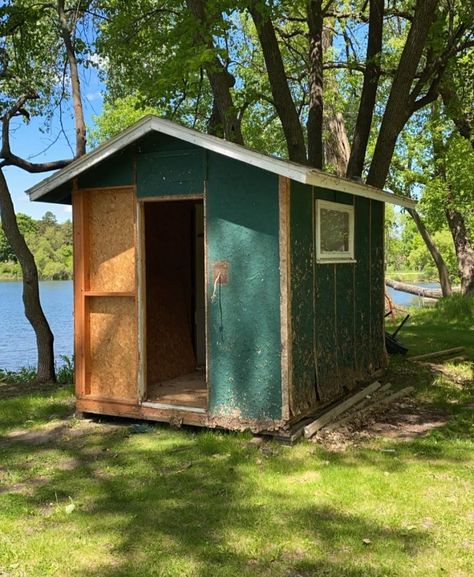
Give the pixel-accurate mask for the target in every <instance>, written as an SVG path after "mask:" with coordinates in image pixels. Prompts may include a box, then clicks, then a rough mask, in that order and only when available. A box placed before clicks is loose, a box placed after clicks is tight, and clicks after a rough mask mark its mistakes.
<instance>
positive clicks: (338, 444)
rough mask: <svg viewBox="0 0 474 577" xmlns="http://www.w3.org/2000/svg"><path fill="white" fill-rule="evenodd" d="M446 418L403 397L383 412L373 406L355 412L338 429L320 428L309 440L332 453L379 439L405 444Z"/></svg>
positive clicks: (442, 423)
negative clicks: (404, 442)
mask: <svg viewBox="0 0 474 577" xmlns="http://www.w3.org/2000/svg"><path fill="white" fill-rule="evenodd" d="M448 419H449V417H448V415H447V414H446V413H444V412H442V411H440V410H436V409H434V408H432V407H427V406H425V405H420V404H419V403H418V402H416V401H415V400H414V399H411V398H403V399H400V400H399V401H397V402H393V403H391V404H390V405H389V406H388V407H385V408H382V409H379V408H378V407H377V406H375V407H374V408H373V410H371V411H366V412H364V413H362V414H359V413H357V412H355V413H354V414H353V415H352V416H351V418H350V419H349V420H348V421H346V422H345V423H344V424H343V425H342V426H341V427H338V428H337V429H334V430H325V429H322V430H321V431H319V432H318V433H316V435H314V436H313V437H312V439H311V440H312V441H313V442H315V443H319V444H321V445H323V446H324V447H326V448H327V449H329V450H333V451H341V450H345V449H346V448H347V447H349V446H355V445H356V446H357V445H361V444H363V443H366V442H367V441H370V440H372V439H376V438H381V437H383V438H389V439H399V440H402V441H404V440H406V441H408V440H410V439H413V438H416V437H423V436H425V435H427V434H428V433H429V432H430V431H432V430H433V429H436V428H439V427H442V426H443V425H445V424H446V423H447V422H448Z"/></svg>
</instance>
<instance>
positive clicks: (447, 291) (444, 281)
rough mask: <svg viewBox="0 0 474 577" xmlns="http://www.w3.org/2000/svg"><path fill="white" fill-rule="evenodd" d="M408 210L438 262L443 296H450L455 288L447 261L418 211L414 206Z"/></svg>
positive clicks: (437, 266) (436, 262)
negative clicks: (450, 277)
mask: <svg viewBox="0 0 474 577" xmlns="http://www.w3.org/2000/svg"><path fill="white" fill-rule="evenodd" d="M407 210H408V212H409V214H410V216H411V217H412V218H413V220H414V221H415V224H416V226H417V228H418V231H419V233H420V234H421V236H422V238H423V240H424V242H425V245H426V248H427V249H428V250H429V252H430V254H431V256H432V258H433V260H434V262H435V264H436V268H437V269H438V276H439V282H440V284H441V291H442V293H443V296H445V297H449V296H451V295H452V294H453V290H452V288H451V282H450V280H449V272H448V267H447V266H446V263H445V262H444V259H443V257H442V256H441V253H440V252H439V250H438V248H437V246H436V245H435V243H434V242H433V239H432V238H431V236H430V233H429V232H428V231H427V230H426V227H425V225H424V224H423V221H422V220H421V218H420V215H419V214H418V212H417V211H416V210H415V209H414V208H409V209H407Z"/></svg>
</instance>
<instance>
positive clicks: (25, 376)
mask: <svg viewBox="0 0 474 577" xmlns="http://www.w3.org/2000/svg"><path fill="white" fill-rule="evenodd" d="M35 379H36V370H35V369H34V367H21V368H20V369H18V370H16V371H8V370H5V369H2V368H0V383H8V384H19V385H28V384H29V383H32V382H34V380H35Z"/></svg>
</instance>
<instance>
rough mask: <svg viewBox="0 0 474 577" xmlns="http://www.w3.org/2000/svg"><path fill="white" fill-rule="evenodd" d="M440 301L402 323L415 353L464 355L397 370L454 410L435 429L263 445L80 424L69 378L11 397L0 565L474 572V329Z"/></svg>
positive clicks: (6, 402)
mask: <svg viewBox="0 0 474 577" xmlns="http://www.w3.org/2000/svg"><path fill="white" fill-rule="evenodd" d="M436 314H438V313H436V312H433V311H432V312H430V311H428V312H426V311H421V312H420V313H418V314H416V315H415V317H414V318H413V321H412V322H411V323H410V324H409V325H408V326H406V328H404V329H402V332H401V334H400V337H401V338H402V340H404V341H405V342H406V344H408V345H409V346H410V354H415V353H422V352H427V351H429V350H435V349H440V348H447V347H450V346H457V345H465V346H466V350H467V356H468V359H467V360H466V361H461V362H457V363H452V362H447V361H446V362H444V363H443V362H442V363H440V364H436V365H427V364H419V363H418V364H417V363H413V362H410V361H407V360H405V359H396V360H394V361H392V362H391V366H390V369H389V372H388V377H387V378H389V379H390V380H391V382H393V383H394V384H395V385H396V386H400V387H401V386H407V385H415V386H416V390H417V392H416V399H417V401H418V403H419V404H420V405H423V406H426V407H431V408H433V409H436V410H437V411H441V412H442V413H443V414H444V415H445V416H446V421H447V422H446V424H444V425H443V426H441V427H438V428H435V429H432V430H431V431H430V432H429V433H428V434H426V435H425V436H419V437H413V438H409V439H400V438H398V439H397V438H387V437H383V436H382V437H373V438H371V439H369V440H367V441H366V442H364V443H362V444H359V445H357V446H349V447H348V448H346V450H344V451H330V450H328V449H325V448H324V447H322V446H320V445H318V444H315V443H311V442H307V441H304V442H301V443H298V444H297V445H296V446H294V447H293V448H288V447H283V446H281V445H278V444H277V443H274V442H265V443H264V444H263V445H261V446H257V445H254V444H252V443H250V439H251V437H250V436H249V435H239V434H226V433H221V432H209V431H196V430H191V429H188V430H184V429H183V430H173V429H171V428H169V427H168V426H160V425H156V426H155V425H153V426H150V427H149V428H148V429H149V430H147V431H146V432H144V433H141V434H134V433H133V432H132V431H133V429H131V428H130V423H126V424H124V423H119V422H113V421H107V422H103V423H98V422H88V421H77V420H75V419H74V418H72V414H73V396H72V389H71V388H68V387H61V388H55V389H53V388H49V389H47V390H45V391H43V392H40V391H37V392H32V393H31V394H26V395H22V396H9V397H7V398H4V399H0V433H1V435H2V437H1V438H0V576H2V577H5V576H11V577H20V576H28V577H30V576H31V577H33V576H38V577H46V576H49V575H55V576H61V577H69V576H85V577H87V576H92V575H94V576H95V575H97V576H104V577H112V576H113V577H118V576H124V577H125V576H127V577H129V576H133V577H135V576H152V575H153V576H163V577H165V576H166V577H167V576H169V577H171V576H180V577H182V576H199V577H200V576H203V577H204V576H209V577H215V576H217V577H220V576H222V577H224V576H229V577H230V576H236V577H245V576H249V577H250V576H268V577H270V576H271V577H310V576H311V577H313V576H314V577H322V576H332V577H382V576H386V577H391V576H400V577H406V576H412V575H416V576H419V577H421V576H426V577H428V576H429V577H437V576H452V577H470V576H472V575H474V483H473V477H474V440H473V436H474V435H473V433H474V429H473V419H472V413H473V407H474V400H473V392H474V383H473V381H474V378H473V368H474V363H473V362H472V361H474V335H473V333H474V331H473V326H472V322H471V321H469V319H467V318H462V319H461V320H459V321H457V322H453V319H452V318H451V317H450V316H449V315H448V316H446V315H444V316H443V315H441V316H440V315H439V314H438V317H437V318H436V320H435V317H436ZM446 318H448V321H446V320H445V319H446ZM0 393H1V386H0Z"/></svg>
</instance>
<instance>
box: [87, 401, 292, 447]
mask: <svg viewBox="0 0 474 577" xmlns="http://www.w3.org/2000/svg"><path fill="white" fill-rule="evenodd" d="M150 405H152V403H147V402H145V403H143V404H139V403H136V402H134V401H133V400H130V399H120V400H119V399H117V400H109V399H99V398H94V399H91V398H80V399H77V401H76V415H81V414H84V413H89V414H95V415H107V416H110V417H126V418H131V419H143V420H149V421H158V422H162V423H170V424H171V425H175V426H181V425H192V426H196V427H205V428H209V429H217V428H218V429H227V430H234V431H245V430H250V431H252V432H253V433H261V434H264V435H271V436H275V437H277V438H283V437H284V438H287V437H289V436H290V435H289V433H288V431H286V430H285V427H284V423H283V421H270V420H265V421H255V420H244V419H237V418H235V417H228V416H226V415H209V414H208V413H206V412H203V411H202V409H201V410H200V409H199V408H191V407H189V409H188V408H187V407H178V406H177V407H176V408H174V407H171V406H170V405H168V406H166V407H158V406H156V405H155V406H150Z"/></svg>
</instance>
